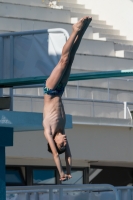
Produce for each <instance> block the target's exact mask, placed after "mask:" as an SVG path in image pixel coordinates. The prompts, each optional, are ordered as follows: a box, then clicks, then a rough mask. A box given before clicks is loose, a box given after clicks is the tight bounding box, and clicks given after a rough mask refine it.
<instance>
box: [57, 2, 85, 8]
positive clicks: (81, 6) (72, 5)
mask: <svg viewBox="0 0 133 200" xmlns="http://www.w3.org/2000/svg"><path fill="white" fill-rule="evenodd" d="M57 5H58V6H65V7H67V8H68V9H69V8H82V9H84V8H85V6H84V5H82V4H76V3H67V2H64V1H61V2H60V1H58V2H57Z"/></svg>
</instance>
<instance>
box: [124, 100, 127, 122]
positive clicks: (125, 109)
mask: <svg viewBox="0 0 133 200" xmlns="http://www.w3.org/2000/svg"><path fill="white" fill-rule="evenodd" d="M126 118H127V102H126V101H124V119H126Z"/></svg>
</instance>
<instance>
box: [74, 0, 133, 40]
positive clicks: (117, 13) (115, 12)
mask: <svg viewBox="0 0 133 200" xmlns="http://www.w3.org/2000/svg"><path fill="white" fill-rule="evenodd" d="M77 2H78V3H81V4H83V3H84V4H85V7H86V8H89V9H92V13H93V14H94V13H95V14H98V15H99V17H100V19H103V20H106V22H107V23H108V24H110V25H113V27H114V28H116V29H119V30H120V33H121V34H122V35H126V36H127V38H128V39H133V26H132V21H133V1H132V0H77Z"/></svg>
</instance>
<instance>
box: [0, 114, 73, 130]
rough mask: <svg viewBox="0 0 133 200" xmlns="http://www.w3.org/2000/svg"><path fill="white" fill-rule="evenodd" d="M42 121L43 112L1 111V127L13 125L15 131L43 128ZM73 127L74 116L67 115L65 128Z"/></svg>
mask: <svg viewBox="0 0 133 200" xmlns="http://www.w3.org/2000/svg"><path fill="white" fill-rule="evenodd" d="M42 121H43V114H42V113H35V112H18V111H0V127H11V128H13V129H14V132H19V131H35V130H43V125H42ZM71 128H72V116H71V115H66V126H65V129H71Z"/></svg>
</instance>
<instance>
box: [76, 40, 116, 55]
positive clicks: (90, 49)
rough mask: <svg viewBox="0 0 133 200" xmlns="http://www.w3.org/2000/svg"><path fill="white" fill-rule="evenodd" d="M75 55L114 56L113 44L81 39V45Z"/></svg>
mask: <svg viewBox="0 0 133 200" xmlns="http://www.w3.org/2000/svg"><path fill="white" fill-rule="evenodd" d="M77 53H79V54H91V55H103V56H115V51H114V43H113V42H106V41H96V40H88V39H82V41H81V44H80V46H79V48H78V50H77Z"/></svg>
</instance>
